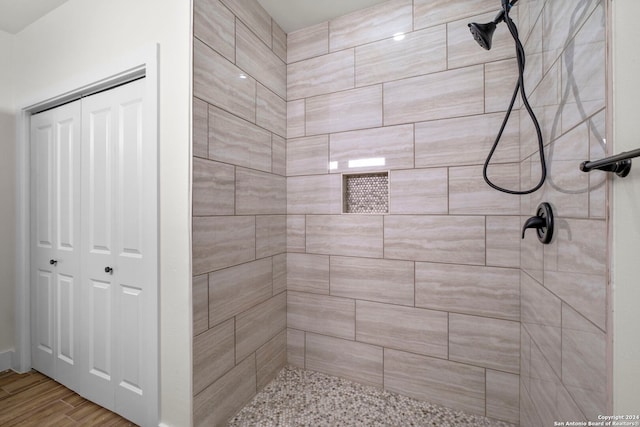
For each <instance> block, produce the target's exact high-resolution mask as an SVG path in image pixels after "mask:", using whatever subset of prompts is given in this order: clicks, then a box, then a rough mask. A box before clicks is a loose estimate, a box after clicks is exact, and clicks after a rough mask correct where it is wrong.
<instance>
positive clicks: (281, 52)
mask: <svg viewBox="0 0 640 427" xmlns="http://www.w3.org/2000/svg"><path fill="white" fill-rule="evenodd" d="M271 39H272V40H273V46H272V49H273V52H274V53H275V54H276V55H278V58H280V59H282V60H283V61H284V62H285V63H286V62H287V33H285V32H284V30H283V29H282V28H281V27H280V25H278V23H277V22H276V21H274V20H273V19H272V20H271Z"/></svg>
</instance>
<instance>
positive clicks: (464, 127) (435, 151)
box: [416, 113, 520, 167]
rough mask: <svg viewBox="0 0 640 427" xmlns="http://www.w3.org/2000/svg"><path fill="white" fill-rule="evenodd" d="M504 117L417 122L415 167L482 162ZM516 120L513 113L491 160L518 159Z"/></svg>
mask: <svg viewBox="0 0 640 427" xmlns="http://www.w3.org/2000/svg"><path fill="white" fill-rule="evenodd" d="M503 118H504V116H503V114H502V113H497V114H481V115H476V116H469V117H460V118H452V119H443V120H435V121H431V122H423V123H416V167H435V166H464V165H481V164H484V161H485V159H486V158H487V155H488V154H489V150H490V149H491V146H492V145H493V142H494V141H495V139H496V135H497V133H498V130H499V129H500V125H501V124H502V119H503ZM518 122H519V119H518V116H517V114H514V115H513V117H512V118H511V120H510V121H509V124H508V125H507V127H506V128H505V131H504V133H503V134H502V138H501V139H500V146H499V148H498V150H496V152H495V154H494V156H493V159H492V163H505V162H510V163H512V162H517V161H518V160H519V156H520V147H519V145H518V140H519V137H518V131H519V126H518Z"/></svg>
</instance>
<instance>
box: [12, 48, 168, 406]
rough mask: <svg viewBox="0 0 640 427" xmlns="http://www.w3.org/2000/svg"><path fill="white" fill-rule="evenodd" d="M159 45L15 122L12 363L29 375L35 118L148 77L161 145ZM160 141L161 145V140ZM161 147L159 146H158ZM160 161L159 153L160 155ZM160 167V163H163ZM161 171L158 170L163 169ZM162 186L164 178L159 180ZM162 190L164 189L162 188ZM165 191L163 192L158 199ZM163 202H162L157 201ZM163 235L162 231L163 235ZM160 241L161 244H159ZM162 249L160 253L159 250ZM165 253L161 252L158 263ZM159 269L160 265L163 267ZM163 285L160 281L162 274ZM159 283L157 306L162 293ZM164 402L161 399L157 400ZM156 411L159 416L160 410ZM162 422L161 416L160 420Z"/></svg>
mask: <svg viewBox="0 0 640 427" xmlns="http://www.w3.org/2000/svg"><path fill="white" fill-rule="evenodd" d="M158 58H159V46H158V45H157V44H154V45H151V46H148V47H146V48H144V49H141V50H139V51H137V52H133V53H132V54H130V55H126V56H123V57H121V58H114V59H113V61H111V62H110V64H109V65H108V66H106V67H105V66H101V67H99V68H96V69H94V70H92V71H90V72H88V73H86V74H84V75H82V76H81V77H78V78H74V79H73V80H71V81H66V82H62V83H60V84H56V85H54V86H52V87H50V88H47V90H45V91H42V92H41V93H38V94H37V95H36V96H35V98H36V99H34V100H33V102H30V103H27V104H26V106H25V107H23V108H21V109H20V110H19V111H18V113H17V118H16V122H17V123H16V130H17V132H16V168H17V173H16V175H17V176H16V180H17V186H16V198H17V208H16V214H17V215H16V218H17V219H16V246H17V248H16V305H15V307H16V353H15V354H14V358H13V369H14V370H15V371H17V372H27V371H28V370H29V369H31V309H30V305H29V303H30V292H31V289H30V288H31V286H30V274H31V273H30V270H31V268H30V260H31V258H30V245H29V242H30V196H31V194H30V168H31V164H30V163H31V162H30V156H29V123H30V117H31V115H32V114H35V113H37V112H39V111H43V110H46V109H49V108H51V107H54V106H56V105H61V104H64V103H66V102H69V101H71V100H73V99H78V98H80V96H81V95H89V94H91V93H96V92H99V91H102V90H105V89H108V88H110V87H114V86H117V85H119V84H122V83H126V82H128V81H131V80H134V79H137V78H140V77H145V79H144V80H145V93H146V95H145V96H146V97H147V98H146V99H145V103H148V104H147V105H148V107H149V108H150V109H151V110H152V114H151V116H152V117H153V120H154V123H152V124H151V125H150V129H151V132H152V135H151V137H152V138H153V139H154V140H155V141H158V135H159V133H158V87H159V79H158V70H159V59H158ZM158 142H159V141H158ZM157 146H158V147H159V144H158V145H157ZM158 160H159V151H158ZM158 165H159V162H158ZM158 170H159V168H158ZM158 183H159V179H158ZM158 190H159V189H158ZM159 194H160V192H159V191H158V196H159ZM158 201H159V199H158ZM158 233H159V231H158ZM159 241H160V240H159V239H158V242H159ZM158 249H159V248H158ZM159 254H160V251H159V250H158V260H159ZM158 270H159V262H158ZM157 277H158V280H159V278H160V275H159V271H158V276H157ZM159 291H160V283H159V281H158V302H159V300H160V299H159V294H160V292H159ZM158 313H159V305H157V311H156V318H157V319H158V321H157V323H156V324H157V329H156V331H155V334H156V336H157V337H158V338H157V343H158V344H159V332H160V331H159V329H160V321H159V316H158ZM157 349H158V350H157V355H158V357H157V361H156V365H157V367H158V369H157V372H158V374H157V375H158V389H159V377H160V374H159V372H160V369H159V368H160V349H159V345H158V346H157ZM157 401H158V402H159V394H158V399H157ZM155 412H156V413H157V414H158V415H159V411H158V405H156V408H155ZM158 418H159V417H158Z"/></svg>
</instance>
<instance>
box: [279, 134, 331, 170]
mask: <svg viewBox="0 0 640 427" xmlns="http://www.w3.org/2000/svg"><path fill="white" fill-rule="evenodd" d="M328 170H329V137H328V135H318V136H311V137H309V138H295V139H289V140H288V141H287V176H295V175H317V174H326V173H327V171H328Z"/></svg>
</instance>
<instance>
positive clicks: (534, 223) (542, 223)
mask: <svg viewBox="0 0 640 427" xmlns="http://www.w3.org/2000/svg"><path fill="white" fill-rule="evenodd" d="M546 225H547V221H546V220H544V219H543V218H540V217H539V216H532V217H531V218H529V219H528V220H526V221H525V223H524V226H523V227H522V238H523V239H524V232H525V231H527V229H529V228H535V229H536V230H540V229H541V228H544V227H546Z"/></svg>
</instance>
